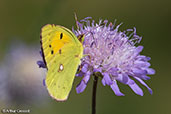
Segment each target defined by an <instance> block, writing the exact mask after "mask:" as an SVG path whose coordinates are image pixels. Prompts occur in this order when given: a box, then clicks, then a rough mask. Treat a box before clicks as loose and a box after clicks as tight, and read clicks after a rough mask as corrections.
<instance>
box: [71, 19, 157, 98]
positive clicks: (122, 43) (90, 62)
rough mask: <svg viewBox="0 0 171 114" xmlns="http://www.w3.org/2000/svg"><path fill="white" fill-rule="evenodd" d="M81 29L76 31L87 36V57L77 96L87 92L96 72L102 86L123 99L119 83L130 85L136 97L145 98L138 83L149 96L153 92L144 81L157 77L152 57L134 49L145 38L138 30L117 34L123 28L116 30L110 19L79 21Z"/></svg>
mask: <svg viewBox="0 0 171 114" xmlns="http://www.w3.org/2000/svg"><path fill="white" fill-rule="evenodd" d="M77 24H78V27H79V29H78V30H74V29H73V32H74V33H75V34H76V36H78V35H81V34H85V39H84V42H83V47H84V55H87V56H85V57H84V58H83V59H82V62H81V70H80V72H79V73H78V74H77V75H76V76H79V77H83V79H82V81H81V82H80V84H79V85H78V86H77V88H76V91H77V93H81V92H83V91H84V90H85V88H86V86H87V83H88V81H89V79H90V76H93V74H94V73H97V72H99V73H101V76H102V80H101V82H102V84H103V85H104V86H105V85H109V86H110V87H111V89H112V90H113V91H114V93H115V94H116V95H117V96H124V94H123V93H122V92H121V91H120V90H119V87H118V85H117V82H118V81H119V82H121V83H123V84H125V85H128V86H129V87H130V88H131V89H132V90H133V91H134V92H135V93H136V94H138V95H140V96H143V91H142V89H141V88H140V87H139V86H138V85H137V84H136V83H135V81H134V80H133V79H135V80H137V81H139V82H140V83H141V84H142V85H144V86H145V87H147V89H148V90H149V92H150V94H152V89H151V88H149V87H148V85H147V84H146V83H145V82H144V81H143V80H148V79H150V77H148V76H147V75H152V74H155V70H154V69H152V68H149V67H150V63H149V62H148V61H149V60H150V57H146V56H144V55H140V52H141V51H142V50H143V46H137V47H136V46H135V44H137V43H139V42H140V41H141V38H142V37H139V36H138V35H137V34H136V29H135V28H134V29H128V30H126V31H124V32H121V31H118V28H119V26H120V25H118V26H116V27H115V28H114V24H112V23H109V24H108V21H107V20H104V21H102V20H100V21H99V23H95V22H94V20H92V22H91V20H90V17H89V18H85V19H83V20H81V21H80V22H78V21H77Z"/></svg>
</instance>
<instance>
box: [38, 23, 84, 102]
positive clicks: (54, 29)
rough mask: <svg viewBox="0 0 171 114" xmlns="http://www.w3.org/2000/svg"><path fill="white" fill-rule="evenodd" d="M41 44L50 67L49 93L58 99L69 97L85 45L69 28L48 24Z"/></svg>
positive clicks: (48, 74) (42, 34)
mask: <svg viewBox="0 0 171 114" xmlns="http://www.w3.org/2000/svg"><path fill="white" fill-rule="evenodd" d="M41 36H42V38H41V44H42V51H43V55H44V61H45V62H46V66H47V69H48V72H47V75H46V80H45V83H46V86H47V89H48V92H49V94H50V95H51V96H52V97H53V98H54V99H56V100H58V101H64V100H66V99H67V98H68V95H69V92H70V91H71V88H72V84H73V80H74V77H75V74H76V71H77V68H78V65H79V64H80V59H81V58H82V56H83V47H82V44H81V43H80V41H79V40H78V39H77V37H76V36H75V35H74V34H73V33H72V32H71V31H70V30H69V29H67V28H65V27H62V26H59V25H46V26H44V27H43V28H42V32H41Z"/></svg>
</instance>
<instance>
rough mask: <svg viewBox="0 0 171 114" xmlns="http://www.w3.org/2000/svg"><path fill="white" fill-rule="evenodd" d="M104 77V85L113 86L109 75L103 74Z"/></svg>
mask: <svg viewBox="0 0 171 114" xmlns="http://www.w3.org/2000/svg"><path fill="white" fill-rule="evenodd" d="M102 75H103V79H102V83H103V85H105V84H107V85H111V84H112V83H113V82H112V80H111V78H110V76H109V74H108V73H102ZM104 82H105V84H104Z"/></svg>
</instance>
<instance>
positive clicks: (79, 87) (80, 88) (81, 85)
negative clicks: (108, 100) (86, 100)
mask: <svg viewBox="0 0 171 114" xmlns="http://www.w3.org/2000/svg"><path fill="white" fill-rule="evenodd" d="M86 86H87V84H85V82H84V81H83V80H82V81H81V82H80V83H79V84H78V85H77V87H76V91H77V93H82V92H83V91H84V90H85V88H86Z"/></svg>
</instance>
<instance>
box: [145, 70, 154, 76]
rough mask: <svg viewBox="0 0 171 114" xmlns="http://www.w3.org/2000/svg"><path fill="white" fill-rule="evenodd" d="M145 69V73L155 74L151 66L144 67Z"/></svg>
mask: <svg viewBox="0 0 171 114" xmlns="http://www.w3.org/2000/svg"><path fill="white" fill-rule="evenodd" d="M145 70H146V71H147V74H150V75H153V74H155V70H154V69H152V68H147V69H145Z"/></svg>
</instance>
